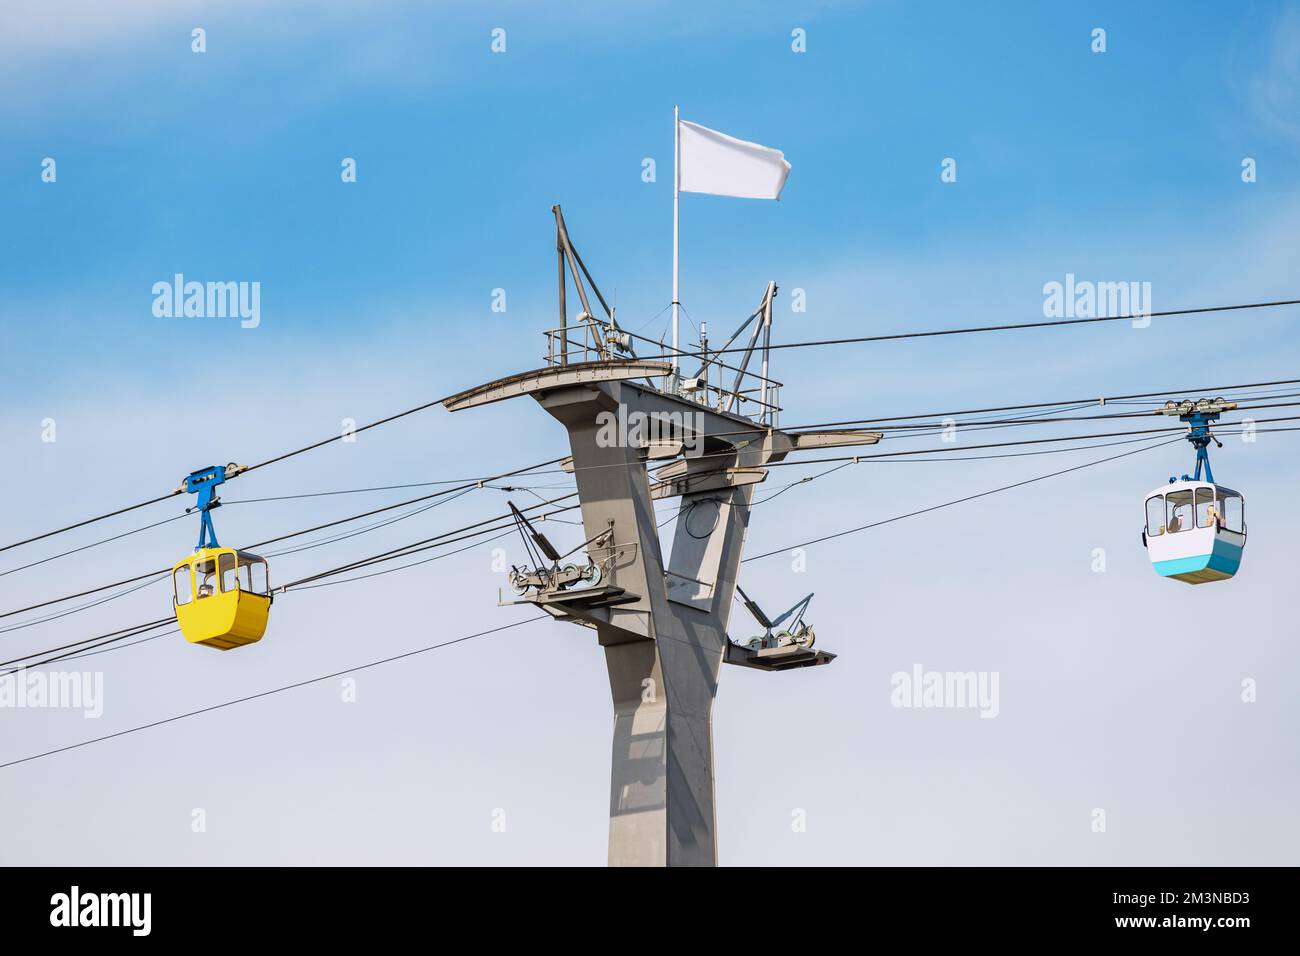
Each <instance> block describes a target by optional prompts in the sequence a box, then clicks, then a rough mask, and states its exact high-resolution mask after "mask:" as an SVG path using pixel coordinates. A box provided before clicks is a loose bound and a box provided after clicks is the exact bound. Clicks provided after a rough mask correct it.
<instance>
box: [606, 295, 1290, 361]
mask: <svg viewBox="0 0 1300 956" xmlns="http://www.w3.org/2000/svg"><path fill="white" fill-rule="evenodd" d="M1291 305H1300V299H1280V300H1278V301H1275V302H1246V303H1241V304H1238V305H1216V306H1209V307H1205V308H1198V309H1169V310H1166V311H1163V312H1148V313H1146V314H1135V313H1130V314H1128V315H1103V316H1096V317H1093V318H1086V319H1048V320H1046V321H1044V322H1019V323H1013V324H1008V325H982V326H973V327H968V328H958V329H936V330H934V331H930V332H894V333H891V334H888V335H860V336H853V337H851V338H842V339H820V340H816V341H810V342H783V343H777V342H774V343H772V344H771V345H769V346H767V348H769V349H771V350H773V351H775V350H776V349H805V348H821V347H825V346H835V345H856V344H861V343H865V342H895V341H899V340H901V339H924V338H936V337H938V336H945V335H971V334H974V333H977V332H1009V331H1016V330H1022V329H1046V328H1054V327H1059V326H1067V325H1089V324H1095V323H1099V322H1128V321H1132V320H1134V319H1142V320H1146V319H1164V318H1176V317H1187V316H1193V315H1209V314H1212V313H1219V312H1240V311H1243V310H1250V309H1276V308H1282V307H1284V306H1291ZM622 331H625V332H626V329H624V330H622ZM655 344H657V343H655ZM748 351H749V349H748V348H746V347H744V346H736V347H734V348H726V349H716V350H715V349H709V350H708V352H707V353H705V352H685V351H682V352H677V353H676V358H678V359H681V358H704V359H708V358H711V357H713V356H715V355H730V354H733V353H737V352H748ZM641 358H642V359H643V360H648V361H657V360H663V361H669V360H671V359H673V358H674V356H673V355H671V354H664V355H653V356H641Z"/></svg>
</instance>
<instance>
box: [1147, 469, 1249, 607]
mask: <svg viewBox="0 0 1300 956" xmlns="http://www.w3.org/2000/svg"><path fill="white" fill-rule="evenodd" d="M1146 515H1147V523H1146V529H1145V530H1144V531H1143V532H1142V543H1143V544H1145V545H1146V549H1147V554H1148V556H1150V558H1151V564H1152V566H1153V567H1155V569H1156V573H1158V574H1161V575H1163V576H1164V577H1167V578H1173V579H1175V580H1177V581H1186V582H1187V583H1188V584H1206V583H1208V582H1210V581H1223V580H1226V579H1227V578H1230V577H1232V576H1233V575H1234V574H1236V573H1237V568H1238V567H1240V566H1241V554H1242V551H1243V550H1244V549H1245V547H1246V504H1245V501H1244V500H1243V499H1242V497H1241V495H1240V494H1239V493H1238V492H1235V491H1233V490H1232V489H1231V488H1224V487H1223V486H1222V485H1215V484H1210V483H1209V482H1204V481H1196V480H1190V479H1186V478H1184V479H1183V480H1182V481H1171V482H1170V483H1169V484H1167V485H1165V486H1164V487H1163V488H1157V489H1156V490H1155V491H1153V492H1151V493H1150V494H1149V495H1147V501H1146Z"/></svg>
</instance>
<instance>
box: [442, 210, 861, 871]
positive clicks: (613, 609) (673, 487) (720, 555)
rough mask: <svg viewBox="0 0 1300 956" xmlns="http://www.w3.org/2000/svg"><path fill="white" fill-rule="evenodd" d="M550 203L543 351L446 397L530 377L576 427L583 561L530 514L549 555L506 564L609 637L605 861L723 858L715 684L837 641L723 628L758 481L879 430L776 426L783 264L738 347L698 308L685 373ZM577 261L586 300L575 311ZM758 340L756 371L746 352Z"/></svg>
mask: <svg viewBox="0 0 1300 956" xmlns="http://www.w3.org/2000/svg"><path fill="white" fill-rule="evenodd" d="M551 211H552V212H553V213H554V215H555V237H556V252H557V258H558V262H559V270H558V278H559V313H560V325H559V327H558V328H556V329H551V330H549V331H547V332H546V340H547V352H546V364H545V366H543V367H542V368H539V369H535V370H533V371H528V372H522V373H519V374H517V375H511V376H508V377H506V378H502V379H498V380H497V381H494V382H488V383H487V384H485V385H480V386H478V387H477V388H472V389H470V390H468V391H465V392H461V393H459V394H457V395H454V396H452V397H450V398H448V399H446V400H445V401H444V403H443V404H444V405H445V407H446V408H447V409H448V410H449V411H453V412H457V411H461V410H464V409H467V408H475V407H477V406H480V405H486V404H489V403H492V402H499V401H504V400H505V399H509V398H516V397H518V396H522V395H529V396H531V397H532V398H533V399H534V400H536V401H537V403H538V404H539V405H541V406H542V408H543V409H544V410H545V411H546V412H547V413H549V414H550V415H551V416H552V417H553V418H555V419H556V420H557V421H559V422H560V423H561V424H562V425H564V427H565V428H566V430H567V431H568V434H569V447H570V450H571V455H572V457H571V459H570V460H569V461H568V462H566V463H565V469H566V470H571V471H572V473H573V475H574V478H575V479H576V481H577V486H578V497H579V500H580V503H581V509H582V523H583V528H584V531H585V538H586V540H585V541H584V543H583V544H582V545H581V546H580V549H585V551H586V555H587V562H586V568H583V566H581V565H577V564H574V565H570V566H568V567H567V568H565V567H561V566H560V561H561V560H562V557H563V556H561V555H560V554H559V552H558V550H557V549H555V548H554V546H552V545H551V544H550V542H549V541H547V540H546V539H545V536H538V535H537V534H536V529H535V528H533V527H532V526H531V524H529V523H527V522H524V524H523V525H521V527H520V530H521V532H522V533H524V534H525V535H526V536H531V537H532V540H533V542H534V543H535V544H536V545H537V546H538V549H539V551H540V553H541V555H542V556H544V557H545V558H546V560H547V561H549V562H550V566H549V567H547V566H539V567H536V568H531V569H529V568H522V569H521V568H515V569H513V571H512V574H511V583H512V586H513V587H514V590H515V592H516V594H518V595H520V596H519V597H518V599H517V600H515V601H513V602H512V603H516V604H519V603H528V604H533V605H535V606H537V607H538V608H540V609H541V610H543V611H545V612H546V613H548V614H550V615H551V616H552V617H554V618H555V619H556V620H559V621H566V622H569V623H572V624H577V625H579V626H581V627H584V628H589V629H591V630H593V631H595V636H596V642H597V644H598V645H599V646H600V647H601V648H603V650H604V652H605V663H606V667H607V668H608V671H609V683H610V691H611V694H612V696H613V702H614V741H613V766H612V772H611V779H610V808H609V814H610V825H609V863H610V864H611V865H616V866H620V865H632V866H664V865H668V866H710V865H713V864H715V863H716V862H717V840H716V831H715V828H714V794H713V701H714V697H715V696H716V694H717V689H718V676H719V673H720V671H721V669H722V664H724V663H726V664H736V665H740V666H743V667H750V668H758V669H761V670H770V671H777V670H789V669H793V668H801V667H809V666H815V665H820V664H829V663H830V662H831V661H832V660H833V659H834V657H835V655H834V654H830V653H827V652H826V651H823V650H814V649H813V647H812V640H811V630H810V629H805V628H804V627H803V626H802V625H801V624H797V625H796V626H795V628H794V631H784V632H781V634H772V633H771V627H770V626H769V628H768V634H767V635H766V636H765V637H764V638H763V639H760V640H759V641H758V642H757V644H755V645H754V646H750V645H749V643H745V644H738V643H735V642H733V641H731V640H730V639H729V638H728V636H727V623H728V620H729V618H730V614H731V605H732V600H733V598H734V596H735V594H736V591H737V576H738V572H739V568H740V559H741V554H742V552H743V550H744V546H745V534H746V531H747V529H748V526H749V515H750V506H751V504H752V502H753V494H754V490H755V487H756V486H757V485H758V484H759V483H761V482H762V481H763V480H764V479H765V478H766V477H767V473H768V472H767V468H766V467H765V466H767V465H769V464H771V463H773V462H777V461H780V460H782V459H784V458H785V457H786V456H787V455H790V454H792V453H794V452H799V451H805V450H809V449H818V448H828V447H837V446H848V445H869V444H874V443H876V442H877V441H879V440H880V434H879V433H878V432H868V431H863V430H861V429H835V430H818V431H800V432H785V431H782V430H781V428H780V411H781V409H780V405H779V395H780V389H781V383H779V382H777V381H775V380H774V379H772V378H771V377H770V376H769V374H768V371H769V367H768V345H769V342H770V336H771V328H772V302H773V300H774V299H775V297H776V294H777V287H776V283H774V282H769V283H768V284H767V287H766V289H765V290H764V292H763V296H762V299H761V300H760V302H759V305H758V307H757V308H756V309H755V310H754V311H753V312H752V313H750V315H749V317H748V318H747V319H746V320H745V321H744V322H743V323H742V324H741V326H740V328H739V329H737V330H736V332H735V334H734V335H732V337H731V338H730V339H729V340H728V341H727V343H726V344H725V345H723V347H722V349H726V348H727V347H728V346H729V345H731V343H732V342H734V341H736V339H737V338H739V337H740V336H741V335H742V334H743V333H744V332H745V331H746V330H747V329H748V330H749V340H748V346H747V347H746V349H745V351H744V352H743V354H742V356H741V358H740V359H739V363H738V365H735V366H732V365H727V364H725V363H724V362H723V361H722V360H721V356H720V355H718V354H717V352H714V353H710V351H709V346H708V340H707V332H706V331H705V326H703V325H702V326H701V340H702V341H701V342H700V350H699V353H698V357H699V358H700V359H701V361H700V366H699V369H698V371H696V373H695V375H694V376H691V377H682V375H681V369H680V367H679V364H678V360H679V358H685V356H678V355H676V354H674V355H672V356H671V358H672V359H673V361H672V362H666V361H663V356H661V355H656V356H655V357H652V358H644V359H643V358H640V357H638V356H637V353H636V349H635V345H636V343H638V342H647V343H649V344H650V345H651V346H653V347H654V348H655V349H656V350H659V348H660V346H659V343H656V342H654V341H653V340H649V339H643V338H641V337H640V336H637V335H635V334H633V333H630V332H628V331H625V330H624V329H622V328H621V327H620V326H619V324H618V321H617V319H616V318H615V315H614V310H613V309H611V308H610V307H609V306H608V305H607V304H606V302H605V298H604V296H602V295H601V293H600V290H599V288H597V286H596V283H595V281H594V280H593V279H592V277H591V274H590V272H589V271H588V270H587V267H586V265H585V264H584V263H583V261H582V258H581V256H579V255H578V252H577V250H576V249H575V248H574V246H573V243H572V242H571V241H570V239H569V234H568V230H567V228H566V226H565V222H564V216H563V214H562V213H561V211H560V207H559V206H554V207H552V210H551ZM566 272H567V275H566ZM569 278H571V279H572V281H573V284H574V287H575V289H576V291H577V294H578V297H579V300H580V302H581V304H582V311H581V312H580V313H579V314H578V315H577V318H576V321H575V322H574V323H573V324H570V321H569V314H568V313H569V310H568V307H567V285H568V279H569ZM584 279H585V280H586V281H585V283H584ZM588 285H589V286H590V288H591V291H592V293H594V294H595V297H596V299H597V301H598V302H599V304H600V309H601V313H602V314H601V315H597V314H596V313H595V312H594V311H593V309H592V306H591V301H590V299H589V297H588V294H587V286H588ZM717 351H719V352H720V351H722V350H717ZM755 353H759V354H760V355H761V364H760V371H758V372H755V371H753V370H751V369H750V363H751V360H752V359H753V357H754V355H755ZM692 364H693V363H692ZM728 381H729V382H730V384H728ZM671 498H676V499H679V503H680V506H679V509H678V513H677V518H676V529H675V533H674V535H673V542H672V551H671V553H670V554H669V555H668V556H667V560H665V556H664V554H663V550H662V548H661V546H660V541H659V531H658V528H657V526H656V520H655V511H654V503H655V502H656V501H662V500H664V499H671ZM538 537H540V538H541V540H538ZM527 539H528V538H527V537H526V538H525V540H526V541H527ZM587 569H593V570H587ZM810 597H811V595H810ZM746 601H748V598H746ZM749 603H750V608H751V610H756V609H757V605H755V604H753V603H752V602H749ZM801 603H802V604H804V606H805V607H806V603H807V599H805V601H804V602H801ZM796 608H798V605H796ZM758 613H759V614H761V611H760V612H758ZM800 616H801V617H802V609H800ZM763 620H766V618H760V621H763ZM769 624H774V622H769ZM782 635H784V636H782ZM796 635H798V639H796Z"/></svg>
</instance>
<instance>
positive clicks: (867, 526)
mask: <svg viewBox="0 0 1300 956" xmlns="http://www.w3.org/2000/svg"><path fill="white" fill-rule="evenodd" d="M1182 440H1183V439H1182V438H1181V437H1179V438H1171V439H1170V440H1169V441H1166V442H1161V443H1159V444H1155V445H1148V446H1146V447H1145V448H1134V449H1131V450H1130V451H1124V452H1120V453H1119V454H1117V455H1110V456H1109V457H1106V458H1098V459H1096V460H1094V461H1086V462H1084V463H1083V464H1081V465H1074V466H1072V467H1070V468H1062V469H1061V470H1060V471H1054V472H1050V473H1049V474H1046V475H1037V476H1035V477H1033V478H1026V479H1025V480H1023V481H1017V482H1013V483H1012V484H1009V485H1002V486H1000V487H998V488H990V489H988V490H987V491H980V492H976V493H975V494H973V495H966V496H965V497H962V498H954V499H953V500H952V501H944V502H941V503H940V504H937V505H930V506H929V507H928V508H920V509H918V510H916V511H909V512H907V513H906V514H901V515H894V516H893V517H890V518H883V519H881V520H880V521H873V522H871V523H870V524H864V525H859V526H858V527H856V528H848V529H846V530H844V531H837V532H835V533H834V534H828V535H823V536H821V537H820V538H810V539H809V540H807V541H801V542H799V543H798V544H791V545H786V546H785V547H783V548H777V549H775V550H772V551H764V552H763V553H762V554H756V555H753V556H752V557H748V558H745V559H743V560H742V561H741V564H747V563H749V562H750V561H759V560H762V559H763V558H770V557H772V556H774V555H778V554H787V553H789V552H790V551H792V550H793V549H795V548H806V547H808V546H810V545H814V544H821V543H822V542H825V541H831V540H833V539H835V538H843V537H845V536H846V535H850V534H857V533H858V532H860V531H867V530H868V529H871V528H879V527H880V526H881V525H886V524H892V523H893V522H895V521H902V520H903V519H904V518H915V517H917V516H918V515H923V514H928V513H929V512H931V511H938V510H940V509H941V508H950V507H952V506H953V505H959V504H963V503H965V502H967V501H974V500H975V499H977V498H986V497H988V496H989V495H996V494H998V493H1000V492H1003V491H1010V490H1011V489H1013V488H1022V487H1024V486H1025V485H1032V484H1034V483H1035V482H1038V481H1046V480H1047V479H1048V478H1058V477H1060V476H1061V475H1068V474H1069V473H1070V472H1073V471H1080V470H1082V469H1084V468H1091V467H1093V466H1094V465H1101V464H1105V463H1106V462H1109V461H1115V460H1116V459H1118V458H1127V457H1129V456H1130V455H1140V454H1142V453H1143V452H1147V451H1153V450H1155V449H1157V448H1162V447H1164V446H1165V445H1172V444H1174V443H1176V442H1180V441H1182Z"/></svg>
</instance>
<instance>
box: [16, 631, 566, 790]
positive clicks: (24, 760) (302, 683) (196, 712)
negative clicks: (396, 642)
mask: <svg viewBox="0 0 1300 956" xmlns="http://www.w3.org/2000/svg"><path fill="white" fill-rule="evenodd" d="M550 619H551V617H550V615H549V614H542V615H539V616H537V617H530V618H525V619H524V620H522V621H515V622H513V623H511V624H503V625H502V626H500V627H494V628H491V629H490V630H486V631H478V632H476V633H474V634H466V635H464V636H463V637H456V638H452V639H451V640H449V641H442V642H440V643H438V644H430V645H428V646H426V647H419V648H416V649H415V650H412V651H405V652H403V653H401V654H394V655H392V656H391V657H384V658H381V659H379V660H375V661H370V662H368V663H365V664H359V665H357V666H356V667H349V668H346V669H344V670H340V671H335V672H334V673H332V674H322V675H321V676H320V677H311V678H308V679H307V680H301V681H296V682H294V683H292V684H284V685H282V686H280V687H273V688H271V689H270V690H264V691H260V692H259V693H256V694H249V695H248V696H246V697H239V698H236V699H234V700H228V701H224V702H223V703H220V704H213V705H211V706H209V707H201V708H199V709H198V710H191V711H188V712H186V713H183V714H176V715H174V716H172V717H164V718H163V719H162V720H155V721H151V722H150V723H147V724H140V725H139V726H136V727H129V728H127V729H126V730H119V731H116V732H115V733H111V734H104V735H103V736H102V737H92V738H91V739H90V740H83V741H81V742H79V743H75V744H68V745H67V746H66V747H56V748H55V749H53V750H47V751H45V752H43V753H38V754H32V755H30V756H27V757H19V758H18V759H16V760H9V761H6V762H5V763H0V770H4V769H5V768H7V767H16V766H17V765H19V764H23V763H28V762H30V761H32V760H40V759H41V758H43V757H52V756H54V755H55V754H61V753H67V752H68V751H69V750H78V749H80V748H82V747H89V746H90V745H91V744H97V743H102V742H103V741H105V740H113V739H114V738H116V737H125V736H126V735H127V734H134V733H138V732H140V731H142V730H149V729H151V728H153V727H161V726H162V725H164V724H170V723H174V722H175V721H178V720H185V719H186V718H188V717H197V716H199V715H200V714H207V713H211V712H212V711H214V710H222V709H224V708H226V707H234V706H235V705H236V704H245V703H248V702H249V701H253V700H260V699H261V698H263V697H270V696H272V695H273V694H279V693H283V692H284V691H288V690H295V689H296V688H299V687H306V686H308V685H310V684H319V683H321V682H322V681H327V680H333V679H335V678H337V677H342V676H343V675H345V674H355V673H357V672H358V671H363V670H367V669H369V668H371V667H379V666H381V665H383V664H391V663H394V662H395V661H400V660H406V659H407V658H410V657H415V656H417V655H419V654H426V653H428V652H430V651H436V650H439V649H441V648H444V647H450V646H452V645H453V644H462V643H464V642H465V641H471V640H474V639H475V638H479V637H486V636H488V635H489V634H498V633H500V632H501V631H508V630H510V629H511V628H516V627H522V626H523V625H525V624H533V623H535V622H537V621H545V620H550Z"/></svg>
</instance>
